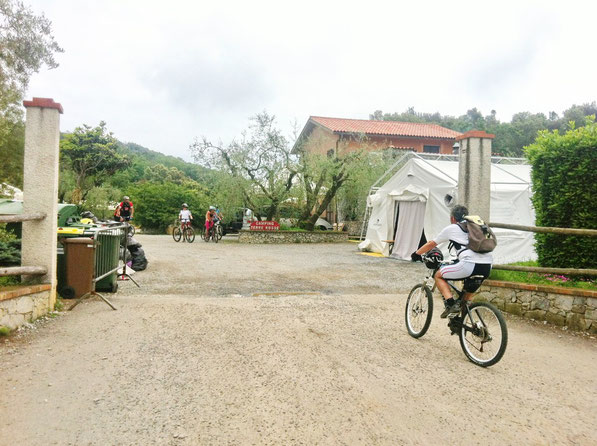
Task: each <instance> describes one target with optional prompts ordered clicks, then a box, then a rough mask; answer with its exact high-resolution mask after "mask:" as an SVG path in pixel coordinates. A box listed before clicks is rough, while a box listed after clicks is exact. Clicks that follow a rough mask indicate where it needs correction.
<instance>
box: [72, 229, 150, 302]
mask: <svg viewBox="0 0 597 446" xmlns="http://www.w3.org/2000/svg"><path fill="white" fill-rule="evenodd" d="M129 227H130V225H129V223H120V224H116V225H111V226H108V227H105V228H101V229H94V230H93V231H92V234H85V235H84V237H91V238H92V239H93V240H95V244H96V250H95V259H94V274H93V284H94V286H93V291H91V292H90V293H88V294H85V295H84V296H81V297H80V298H79V299H77V301H76V302H75V303H74V304H73V305H72V306H71V307H70V308H69V311H70V310H72V309H73V308H75V307H76V306H77V305H78V304H79V303H80V302H81V300H83V299H85V298H86V297H90V296H98V297H100V298H101V299H102V300H103V301H104V302H106V304H108V305H109V306H110V308H112V309H113V310H116V307H115V306H114V305H112V303H111V302H110V301H109V300H108V299H106V298H105V297H104V296H102V295H101V294H100V293H98V292H96V291H95V284H97V283H98V282H99V281H100V280H102V279H104V278H106V277H108V276H109V275H110V274H115V273H117V274H118V275H120V276H121V277H123V278H124V277H125V276H126V277H127V278H128V279H130V280H131V281H132V282H133V283H134V284H135V285H137V286H139V284H138V283H137V282H136V281H135V280H134V279H133V278H132V277H131V276H130V275H129V274H128V273H127V272H126V253H127V250H128V232H129ZM121 262H122V263H121ZM121 267H122V272H119V271H118V270H119V269H120V268H121Z"/></svg>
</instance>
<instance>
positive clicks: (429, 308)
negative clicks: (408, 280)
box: [405, 255, 508, 367]
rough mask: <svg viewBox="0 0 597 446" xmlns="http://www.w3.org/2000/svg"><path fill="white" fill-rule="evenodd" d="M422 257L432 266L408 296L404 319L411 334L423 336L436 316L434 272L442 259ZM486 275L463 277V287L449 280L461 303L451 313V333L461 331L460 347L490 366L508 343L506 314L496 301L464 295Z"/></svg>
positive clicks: (478, 360) (474, 360) (478, 362)
mask: <svg viewBox="0 0 597 446" xmlns="http://www.w3.org/2000/svg"><path fill="white" fill-rule="evenodd" d="M423 261H424V263H425V264H426V266H427V268H428V269H429V271H428V274H427V276H426V277H425V280H424V281H423V282H422V283H419V284H417V285H415V286H414V287H413V289H412V290H411V291H410V293H409V294H408V298H407V299H406V310H405V322H406V329H407V330H408V334H409V335H411V336H412V337H413V338H420V337H421V336H423V335H424V334H425V333H427V330H428V329H429V325H430V323H431V317H432V316H433V294H432V293H433V291H434V290H435V281H434V280H433V276H434V275H435V272H436V271H437V270H438V269H439V267H440V266H441V265H442V263H439V262H434V261H429V259H426V258H425V255H423ZM483 280H485V278H484V277H483V276H471V277H469V278H467V279H464V281H463V282H464V283H463V287H462V289H459V288H457V287H456V286H455V285H454V284H453V283H452V282H453V281H452V280H449V279H447V280H446V281H447V282H448V284H449V285H450V287H451V288H452V289H453V290H454V292H455V293H456V296H458V297H457V298H456V297H455V300H456V302H458V303H460V312H459V313H454V314H451V315H448V328H449V329H450V334H451V335H454V334H458V337H459V338H460V347H461V348H462V351H463V352H464V354H465V355H466V357H467V358H468V359H469V360H470V361H471V362H473V363H474V364H476V365H479V366H481V367H489V366H492V365H494V364H496V363H497V362H498V361H499V360H500V359H502V356H504V353H505V352H506V346H507V344H508V329H507V327H506V321H505V320H504V316H503V315H502V313H501V312H500V310H498V309H497V308H495V307H494V306H493V305H491V304H489V303H486V302H474V303H471V302H469V301H467V300H465V299H464V294H465V293H467V292H475V291H476V290H478V289H479V287H480V286H481V284H482V283H483Z"/></svg>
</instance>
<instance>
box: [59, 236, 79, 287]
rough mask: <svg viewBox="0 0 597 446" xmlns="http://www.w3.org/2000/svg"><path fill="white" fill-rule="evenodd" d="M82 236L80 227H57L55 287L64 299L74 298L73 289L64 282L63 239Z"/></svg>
mask: <svg viewBox="0 0 597 446" xmlns="http://www.w3.org/2000/svg"><path fill="white" fill-rule="evenodd" d="M77 237H83V229H81V228H58V249H57V262H56V279H57V282H58V283H57V286H56V289H57V291H58V294H60V296H61V297H62V298H64V299H74V297H75V295H74V289H73V288H72V287H70V286H68V284H67V282H66V255H65V250H64V241H65V239H67V238H77Z"/></svg>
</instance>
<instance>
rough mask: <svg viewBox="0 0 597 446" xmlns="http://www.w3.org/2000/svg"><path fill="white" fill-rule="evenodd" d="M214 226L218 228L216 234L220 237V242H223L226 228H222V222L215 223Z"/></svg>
mask: <svg viewBox="0 0 597 446" xmlns="http://www.w3.org/2000/svg"><path fill="white" fill-rule="evenodd" d="M214 226H215V227H216V234H217V235H218V240H222V237H223V236H224V228H222V225H221V220H218V221H217V222H216V223H214Z"/></svg>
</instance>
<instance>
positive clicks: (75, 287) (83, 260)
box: [61, 237, 96, 298]
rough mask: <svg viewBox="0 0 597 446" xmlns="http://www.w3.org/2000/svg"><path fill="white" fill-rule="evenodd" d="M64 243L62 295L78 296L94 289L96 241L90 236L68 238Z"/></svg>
mask: <svg viewBox="0 0 597 446" xmlns="http://www.w3.org/2000/svg"><path fill="white" fill-rule="evenodd" d="M62 243H63V245H64V260H65V280H64V281H65V284H64V286H63V287H62V292H61V295H62V296H63V297H68V298H78V297H81V296H84V295H85V294H87V293H90V292H91V291H93V273H94V265H95V249H96V243H95V241H94V240H93V239H91V238H88V237H76V238H67V239H64V240H63V241H62ZM65 294H66V296H65Z"/></svg>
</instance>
